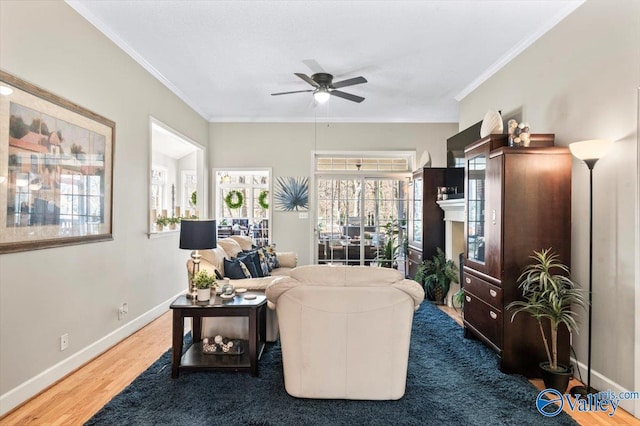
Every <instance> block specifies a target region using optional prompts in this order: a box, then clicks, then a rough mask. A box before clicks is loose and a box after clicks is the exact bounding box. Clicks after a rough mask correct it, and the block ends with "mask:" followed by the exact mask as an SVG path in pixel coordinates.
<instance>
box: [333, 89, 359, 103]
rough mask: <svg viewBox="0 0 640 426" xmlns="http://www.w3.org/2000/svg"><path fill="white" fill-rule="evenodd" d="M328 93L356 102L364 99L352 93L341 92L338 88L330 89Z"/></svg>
mask: <svg viewBox="0 0 640 426" xmlns="http://www.w3.org/2000/svg"><path fill="white" fill-rule="evenodd" d="M329 93H330V94H332V95H333V96H337V97H339V98H342V99H346V100H348V101H353V102H357V103H360V102H362V101H364V98H363V97H362V96H356V95H352V94H351V93H345V92H341V91H340V90H331V91H330V92H329Z"/></svg>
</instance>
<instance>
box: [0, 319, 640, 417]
mask: <svg viewBox="0 0 640 426" xmlns="http://www.w3.org/2000/svg"><path fill="white" fill-rule="evenodd" d="M441 309H442V310H443V311H445V312H446V313H447V314H449V315H450V316H451V317H452V318H454V319H455V320H456V322H458V324H460V325H462V320H461V317H460V313H459V311H455V310H453V309H450V308H446V307H441ZM170 346H171V313H170V312H167V313H166V314H164V315H162V316H161V317H159V318H158V319H156V320H155V321H153V322H151V323H150V324H149V325H147V326H146V327H144V328H143V329H141V330H140V331H138V332H137V333H135V334H133V335H131V336H130V337H128V338H127V339H125V340H123V341H122V342H120V343H119V344H118V345H116V346H114V347H113V348H111V349H110V350H108V351H107V352H105V353H104V354H102V355H100V356H98V357H97V358H95V359H93V360H92V361H90V362H89V363H87V364H86V365H84V366H83V367H81V368H79V369H78V370H76V371H75V372H73V373H71V374H69V375H68V376H67V377H65V378H63V379H62V380H60V381H59V382H57V383H56V384H54V385H53V386H51V387H49V388H48V389H46V390H44V391H43V392H41V393H40V394H39V395H37V396H35V397H34V398H32V399H30V400H29V401H27V402H26V403H24V404H23V405H22V406H20V407H18V408H16V409H15V410H13V411H12V412H10V413H8V414H6V415H5V416H4V417H2V418H0V425H2V426H13V425H39V426H40V425H61V426H70V425H82V424H83V423H85V422H86V421H87V420H89V419H90V418H91V417H92V416H93V415H94V414H95V413H96V412H97V411H98V410H99V409H100V408H102V406H104V405H105V404H106V403H107V402H109V400H111V398H113V397H114V396H115V395H117V394H118V393H120V391H122V389H124V388H125V387H126V386H127V385H128V384H129V383H131V382H132V381H133V380H134V379H135V378H136V377H137V376H138V375H139V374H140V373H142V372H143V371H144V370H146V369H147V368H148V367H149V366H150V365H151V364H153V362H154V361H155V360H156V359H158V357H160V355H162V354H163V353H164V352H165V351H166V350H167V349H169V347H170ZM574 382H575V383H579V382H577V381H572V383H571V385H570V386H573V385H574ZM532 383H533V384H534V385H535V386H537V387H538V388H539V389H543V387H542V381H541V380H532ZM532 403H533V401H532ZM567 412H568V413H569V414H570V415H572V416H573V418H574V419H575V420H576V421H577V422H578V423H579V424H581V425H589V426H592V425H593V426H609V425H616V426H627V425H634V426H637V425H640V421H639V420H637V419H635V418H634V417H633V416H631V415H630V414H629V413H627V412H626V411H623V410H622V409H621V408H619V409H618V411H617V412H616V415H615V416H614V417H613V418H610V417H608V416H607V415H606V414H604V413H598V414H596V413H572V412H569V411H567ZM542 423H543V420H542V418H541V424H542Z"/></svg>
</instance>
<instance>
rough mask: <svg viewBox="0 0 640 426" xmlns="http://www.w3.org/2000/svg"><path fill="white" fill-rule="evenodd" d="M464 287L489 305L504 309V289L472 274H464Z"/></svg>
mask: <svg viewBox="0 0 640 426" xmlns="http://www.w3.org/2000/svg"><path fill="white" fill-rule="evenodd" d="M463 286H464V289H465V290H466V291H468V292H469V293H471V294H473V295H474V296H475V297H477V298H478V299H480V300H482V301H484V302H486V303H488V304H489V305H491V306H493V307H496V308H498V309H502V289H501V288H500V287H498V286H495V285H493V284H489V283H488V282H486V281H485V280H482V279H480V278H478V277H475V276H473V275H471V274H467V273H465V274H464V284H463Z"/></svg>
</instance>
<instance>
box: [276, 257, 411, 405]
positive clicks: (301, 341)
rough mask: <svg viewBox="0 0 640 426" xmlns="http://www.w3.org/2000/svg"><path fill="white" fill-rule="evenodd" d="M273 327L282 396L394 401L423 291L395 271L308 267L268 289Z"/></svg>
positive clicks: (404, 371) (399, 392)
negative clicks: (274, 314) (284, 393)
mask: <svg viewBox="0 0 640 426" xmlns="http://www.w3.org/2000/svg"><path fill="white" fill-rule="evenodd" d="M266 295H267V299H268V301H269V304H270V306H271V307H275V310H276V311H277V313H278V320H279V324H280V342H281V346H282V364H283V369H284V382H285V389H286V391H287V393H289V394H290V395H291V396H295V397H301V398H330V399H367V400H396V399H400V398H402V396H403V395H404V392H405V386H406V379H407V365H408V359H409V342H410V338H411V326H412V323H413V314H414V311H415V310H416V309H418V307H419V306H420V303H422V301H423V300H424V290H423V289H422V286H420V284H418V283H417V282H415V281H412V280H407V279H404V278H403V276H402V274H401V273H400V272H398V271H397V270H395V269H388V268H379V267H368V266H330V265H308V266H301V267H298V268H295V269H293V270H291V271H290V274H289V276H287V277H280V278H278V279H277V280H275V281H274V282H273V283H272V284H270V285H269V286H268V287H267V290H266Z"/></svg>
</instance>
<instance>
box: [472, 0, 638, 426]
mask: <svg viewBox="0 0 640 426" xmlns="http://www.w3.org/2000/svg"><path fill="white" fill-rule="evenodd" d="M639 43H640V2H638V1H636V0H616V1H615V2H605V1H594V0H589V1H587V2H586V3H585V4H584V5H582V6H581V7H580V8H578V9H577V10H576V11H575V12H574V13H573V14H571V15H569V17H567V18H566V19H565V20H564V21H563V22H561V23H560V24H559V25H558V26H557V27H555V28H554V29H552V30H551V31H550V32H549V33H547V34H546V35H544V36H543V37H542V38H540V39H539V40H538V41H537V42H536V43H535V44H533V45H532V46H531V47H529V48H528V49H527V50H526V51H524V52H523V53H522V54H521V55H519V56H518V57H517V58H515V59H514V60H513V61H512V62H511V63H509V64H508V65H507V66H506V67H504V68H503V69H502V70H500V71H499V72H498V73H496V74H495V75H494V76H493V77H492V78H491V79H489V80H488V81H487V82H485V83H484V84H482V85H481V86H480V87H479V88H478V89H477V90H475V91H473V92H472V93H471V94H470V95H468V96H467V97H466V98H465V99H464V100H462V102H461V104H460V127H461V128H465V127H467V126H469V125H471V124H472V123H475V122H476V121H478V120H479V119H482V117H483V115H484V114H485V112H486V111H487V110H488V109H501V110H502V111H503V112H505V116H508V114H509V112H512V111H518V110H522V114H523V117H524V119H525V120H526V121H528V122H529V123H530V125H531V128H532V132H534V133H547V132H549V133H555V134H556V143H557V144H558V145H564V146H566V145H568V144H569V143H570V142H574V141H579V140H584V139H597V138H604V139H611V140H614V141H615V142H616V143H615V148H614V149H613V151H612V152H611V153H610V154H609V155H608V156H606V157H605V158H603V159H601V160H600V161H599V162H598V164H597V165H596V167H595V169H594V234H593V241H594V262H593V286H594V292H593V298H594V300H593V338H592V339H593V340H592V343H593V352H592V371H593V372H594V374H596V376H595V377H593V376H592V385H595V386H596V387H597V388H598V389H608V388H609V389H612V388H613V386H612V382H613V383H617V384H618V385H620V386H622V387H624V388H626V389H629V390H633V389H637V385H638V384H637V383H636V384H634V340H633V336H634V327H637V326H638V318H637V317H635V316H634V315H635V313H634V312H635V307H634V301H635V291H638V290H637V289H634V286H635V279H636V278H635V274H634V267H635V266H634V262H635V258H636V256H638V253H635V252H634V244H635V241H634V238H635V235H636V234H637V232H638V231H637V229H635V226H636V225H635V224H636V217H637V215H638V214H639V213H638V211H637V210H636V200H635V196H634V194H636V193H637V188H636V185H637V174H638V163H637V149H638V148H637V140H638V139H637V130H636V129H637V127H636V126H637V122H636V120H637V102H638V101H637V94H636V90H637V88H638V87H639V86H640V48H639ZM572 191H573V195H572V205H573V209H572V223H573V226H572V241H571V243H572V259H571V262H572V271H573V276H574V278H575V279H576V280H577V281H578V282H579V283H581V284H582V285H583V287H585V288H587V287H588V271H589V270H588V259H589V222H588V220H589V219H588V217H589V208H588V206H589V199H588V196H589V174H588V169H587V167H586V166H585V165H584V164H583V163H581V162H579V161H577V160H574V164H573V183H572ZM532 232H535V230H532ZM582 324H583V327H582V330H583V331H582V332H581V333H580V335H578V336H574V345H575V347H576V350H577V353H578V359H579V360H580V361H581V362H583V363H585V364H586V362H587V356H586V353H587V338H586V337H587V325H586V324H587V321H586V314H585V315H583V321H582ZM636 356H637V355H636ZM598 374H599V375H603V376H604V378H601V377H598ZM583 375H584V372H583ZM636 415H637V414H636Z"/></svg>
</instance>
